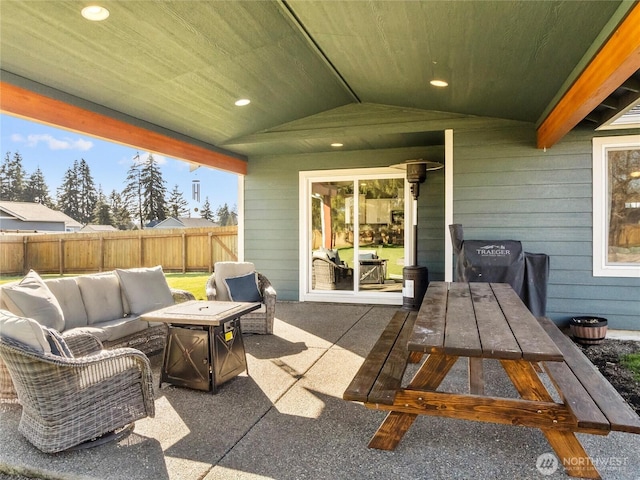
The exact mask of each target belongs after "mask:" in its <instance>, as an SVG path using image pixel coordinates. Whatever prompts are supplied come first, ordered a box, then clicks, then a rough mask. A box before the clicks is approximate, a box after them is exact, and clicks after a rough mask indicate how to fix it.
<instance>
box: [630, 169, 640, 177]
mask: <svg viewBox="0 0 640 480" xmlns="http://www.w3.org/2000/svg"><path fill="white" fill-rule="evenodd" d="M629 176H630V177H631V178H640V171H638V172H631V173H630V174H629Z"/></svg>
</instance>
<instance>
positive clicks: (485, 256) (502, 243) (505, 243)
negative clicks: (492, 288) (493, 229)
mask: <svg viewBox="0 0 640 480" xmlns="http://www.w3.org/2000/svg"><path fill="white" fill-rule="evenodd" d="M457 275H458V281H460V282H494V283H508V284H509V285H511V287H513V289H514V290H515V291H516V293H517V294H518V295H522V286H523V281H524V253H523V251H522V244H521V243H520V242H518V241H515V240H499V241H484V240H465V241H464V242H462V249H461V250H460V254H459V255H458V262H457Z"/></svg>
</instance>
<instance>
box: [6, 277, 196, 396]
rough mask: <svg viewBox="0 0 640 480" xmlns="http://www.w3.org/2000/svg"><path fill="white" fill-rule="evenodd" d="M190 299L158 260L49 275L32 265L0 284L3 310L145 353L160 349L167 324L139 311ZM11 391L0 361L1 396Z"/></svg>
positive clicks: (64, 333) (12, 393)
mask: <svg viewBox="0 0 640 480" xmlns="http://www.w3.org/2000/svg"><path fill="white" fill-rule="evenodd" d="M192 299H194V296H193V295H192V294H191V293H190V292H186V291H182V290H172V289H170V288H169V286H168V285H167V282H166V279H165V277H164V273H163V272H162V268H161V267H159V266H158V267H153V268H139V269H128V270H119V269H117V270H114V271H111V272H102V273H95V274H87V275H80V276H77V277H64V278H55V279H48V280H42V279H41V278H40V277H39V275H38V274H37V273H36V272H33V271H31V272H29V274H27V276H25V277H24V278H23V279H22V280H21V281H20V282H14V283H10V284H5V285H2V286H0V309H2V310H7V311H9V312H11V313H13V314H14V315H18V316H21V317H27V318H32V319H34V320H36V321H37V322H38V323H40V324H41V325H43V326H45V327H48V328H51V329H54V330H56V331H58V332H60V333H61V334H62V336H63V337H66V336H68V335H73V334H76V333H90V334H91V335H93V336H94V337H96V338H97V339H98V340H100V342H102V345H103V347H104V348H107V349H113V348H119V347H133V348H136V349H138V350H140V351H142V352H143V353H145V354H151V353H155V352H159V351H161V350H162V348H163V346H164V343H165V340H166V332H167V328H166V324H163V323H153V322H147V321H144V320H141V319H140V315H141V314H143V313H147V312H149V311H153V310H157V309H159V308H163V307H166V306H168V305H171V304H173V303H177V302H181V301H186V300H192ZM0 335H2V325H1V324H0ZM0 363H1V360H0ZM12 397H14V398H15V391H14V390H13V386H12V384H11V381H10V378H8V373H7V371H6V368H5V366H4V364H0V399H2V398H4V399H5V400H7V399H10V398H12Z"/></svg>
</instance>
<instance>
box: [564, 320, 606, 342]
mask: <svg viewBox="0 0 640 480" xmlns="http://www.w3.org/2000/svg"><path fill="white" fill-rule="evenodd" d="M607 324H608V322H607V319H606V318H602V317H589V316H585V317H573V318H572V319H571V321H570V322H569V330H570V332H571V336H572V337H573V338H574V340H575V341H576V342H578V343H581V344H583V345H598V344H600V343H602V340H604V337H605V336H606V335H607Z"/></svg>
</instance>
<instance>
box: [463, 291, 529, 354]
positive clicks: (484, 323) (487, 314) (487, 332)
mask: <svg viewBox="0 0 640 480" xmlns="http://www.w3.org/2000/svg"><path fill="white" fill-rule="evenodd" d="M469 288H470V291H471V299H472V300H473V306H474V309H475V315H476V321H477V324H478V332H479V334H480V343H481V345H482V356H483V357H485V358H501V359H513V360H515V359H518V358H522V350H521V349H520V346H519V345H518V342H517V341H516V339H515V337H514V336H513V332H512V331H511V327H510V326H509V323H508V322H507V319H506V318H505V316H504V314H503V313H502V310H501V309H500V305H499V304H498V301H497V300H496V298H495V296H494V295H493V291H492V290H491V286H490V285H489V284H488V283H471V284H469Z"/></svg>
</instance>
